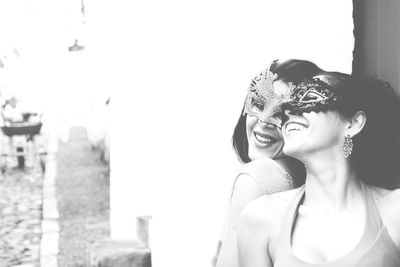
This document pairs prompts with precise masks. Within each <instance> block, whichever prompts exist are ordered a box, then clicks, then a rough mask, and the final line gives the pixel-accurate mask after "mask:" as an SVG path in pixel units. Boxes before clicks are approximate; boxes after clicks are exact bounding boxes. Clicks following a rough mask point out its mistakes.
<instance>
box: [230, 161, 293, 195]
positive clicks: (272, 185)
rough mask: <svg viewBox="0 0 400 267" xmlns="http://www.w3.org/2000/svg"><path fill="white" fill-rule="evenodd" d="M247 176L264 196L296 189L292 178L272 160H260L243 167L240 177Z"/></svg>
mask: <svg viewBox="0 0 400 267" xmlns="http://www.w3.org/2000/svg"><path fill="white" fill-rule="evenodd" d="M242 175H247V176H248V177H250V178H251V179H252V180H253V181H254V183H256V184H257V186H258V187H259V188H260V190H261V192H262V193H263V194H272V193H276V192H280V191H284V190H289V189H292V188H294V187H295V183H294V181H293V178H292V176H291V175H290V174H289V173H288V172H287V171H286V169H285V168H284V167H282V166H281V165H280V164H278V163H277V162H276V161H275V160H272V159H268V158H265V159H258V160H254V161H252V162H249V163H247V164H244V165H243V166H242V167H241V170H240V173H239V176H238V177H240V176H242Z"/></svg>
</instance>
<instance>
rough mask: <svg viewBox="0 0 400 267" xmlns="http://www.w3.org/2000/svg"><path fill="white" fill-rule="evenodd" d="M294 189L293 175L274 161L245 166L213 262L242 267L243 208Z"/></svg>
mask: <svg viewBox="0 0 400 267" xmlns="http://www.w3.org/2000/svg"><path fill="white" fill-rule="evenodd" d="M293 187H294V183H293V180H292V178H291V177H290V175H289V174H288V173H287V172H286V170H285V169H284V168H283V167H282V166H280V165H279V164H278V163H276V162H275V161H274V160H272V159H261V160H256V161H253V162H250V163H248V164H245V165H244V166H243V169H242V171H241V174H240V175H239V176H238V177H237V178H236V181H235V183H234V186H233V190H232V195H231V203H230V206H229V210H228V214H227V216H226V219H225V225H224V229H223V233H222V238H221V240H220V251H219V253H217V255H216V258H215V260H214V261H215V263H216V266H217V267H236V266H239V265H238V256H237V245H236V244H237V228H238V224H239V218H240V214H241V212H242V210H243V208H244V207H245V206H246V205H247V204H248V203H249V202H251V201H252V200H254V199H256V198H258V197H260V196H263V195H265V194H272V193H276V192H280V191H284V190H288V189H292V188H293ZM218 254H219V255H218Z"/></svg>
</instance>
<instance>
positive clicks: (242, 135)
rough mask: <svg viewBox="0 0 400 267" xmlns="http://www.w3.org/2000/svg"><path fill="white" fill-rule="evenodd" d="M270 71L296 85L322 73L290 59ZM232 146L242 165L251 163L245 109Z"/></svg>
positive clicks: (235, 131)
mask: <svg viewBox="0 0 400 267" xmlns="http://www.w3.org/2000/svg"><path fill="white" fill-rule="evenodd" d="M270 70H271V71H272V72H273V73H276V74H278V79H277V80H280V81H283V82H285V83H289V82H292V83H294V84H298V83H299V82H301V81H302V80H304V79H307V78H312V77H313V76H315V75H317V74H318V73H320V72H321V71H322V70H321V69H320V68H319V67H318V66H317V65H315V64H314V63H312V62H310V61H307V60H298V59H290V60H287V61H283V62H279V61H274V62H273V63H272V64H271V67H270ZM232 145H233V148H234V149H235V152H236V155H237V156H238V158H239V160H240V161H241V162H242V163H247V162H250V161H251V159H250V158H249V155H248V149H249V143H248V140H247V133H246V114H243V108H242V112H241V113H240V117H239V120H238V122H237V123H236V126H235V129H234V131H233V136H232Z"/></svg>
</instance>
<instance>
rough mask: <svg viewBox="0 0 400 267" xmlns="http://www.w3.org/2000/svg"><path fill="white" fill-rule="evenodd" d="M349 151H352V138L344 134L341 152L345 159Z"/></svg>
mask: <svg viewBox="0 0 400 267" xmlns="http://www.w3.org/2000/svg"><path fill="white" fill-rule="evenodd" d="M351 152H353V140H352V139H351V137H350V135H349V134H348V135H346V137H345V138H344V145H343V154H344V157H345V158H346V159H347V158H348V157H349V156H350V155H351Z"/></svg>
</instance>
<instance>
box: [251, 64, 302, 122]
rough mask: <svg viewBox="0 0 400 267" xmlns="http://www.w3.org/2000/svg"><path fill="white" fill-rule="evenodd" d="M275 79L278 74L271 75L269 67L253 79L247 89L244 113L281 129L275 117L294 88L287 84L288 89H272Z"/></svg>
mask: <svg viewBox="0 0 400 267" xmlns="http://www.w3.org/2000/svg"><path fill="white" fill-rule="evenodd" d="M277 79H278V74H276V73H272V72H271V71H270V66H269V67H268V68H267V69H266V70H264V71H262V72H261V73H260V74H259V75H257V76H256V77H254V78H253V80H252V81H251V83H250V86H249V88H248V92H247V97H246V100H245V104H244V113H246V114H247V115H249V116H257V117H258V119H259V120H261V121H263V122H265V123H268V124H274V125H276V126H278V127H281V121H280V120H279V119H278V118H276V116H275V115H276V114H279V113H280V112H281V108H282V104H283V103H285V102H287V101H288V99H289V97H290V92H291V91H292V90H293V89H294V88H295V86H294V85H293V84H292V83H289V86H288V87H284V88H280V89H278V88H274V86H273V84H274V81H276V80H277ZM274 116H275V117H274Z"/></svg>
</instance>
